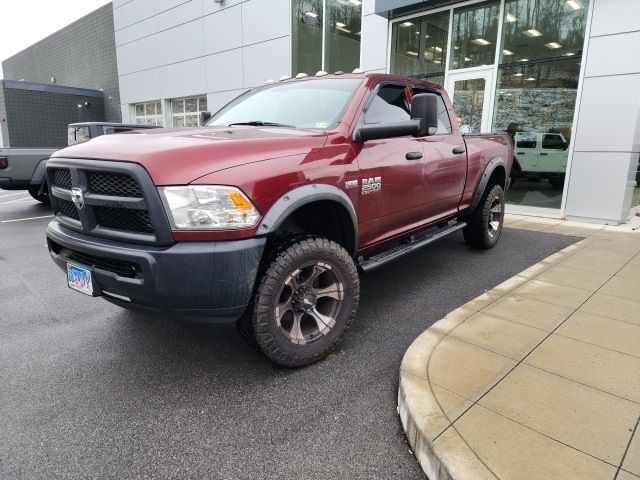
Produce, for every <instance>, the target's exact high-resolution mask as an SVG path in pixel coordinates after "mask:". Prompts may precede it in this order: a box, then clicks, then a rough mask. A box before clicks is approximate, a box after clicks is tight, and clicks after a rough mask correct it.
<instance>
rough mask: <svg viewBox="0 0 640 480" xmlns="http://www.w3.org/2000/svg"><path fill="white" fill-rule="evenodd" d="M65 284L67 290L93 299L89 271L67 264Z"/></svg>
mask: <svg viewBox="0 0 640 480" xmlns="http://www.w3.org/2000/svg"><path fill="white" fill-rule="evenodd" d="M67 283H68V285H69V288H72V289H73V290H77V291H79V292H80V293H84V294H85V295H90V296H92V297H93V281H92V279H91V270H87V269H86V268H82V267H77V266H76V265H71V264H70V263H67Z"/></svg>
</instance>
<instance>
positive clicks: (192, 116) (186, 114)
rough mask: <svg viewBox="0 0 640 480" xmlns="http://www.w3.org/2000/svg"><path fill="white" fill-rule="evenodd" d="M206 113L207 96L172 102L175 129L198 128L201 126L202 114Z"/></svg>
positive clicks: (178, 99)
mask: <svg viewBox="0 0 640 480" xmlns="http://www.w3.org/2000/svg"><path fill="white" fill-rule="evenodd" d="M206 111H207V97H206V95H201V96H199V97H191V98H177V99H174V100H171V119H172V122H173V126H174V127H197V126H198V125H200V112H206Z"/></svg>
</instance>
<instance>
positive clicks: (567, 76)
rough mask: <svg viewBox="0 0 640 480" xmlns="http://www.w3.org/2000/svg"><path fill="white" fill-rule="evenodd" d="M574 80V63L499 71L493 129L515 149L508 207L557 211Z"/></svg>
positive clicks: (565, 61) (577, 66)
mask: <svg viewBox="0 0 640 480" xmlns="http://www.w3.org/2000/svg"><path fill="white" fill-rule="evenodd" d="M579 75H580V62H579V61H576V59H562V60H555V61H545V62H542V63H535V64H531V63H527V64H522V63H521V64H516V65H511V66H507V65H503V66H501V67H500V69H499V71H498V89H497V92H496V100H495V111H494V120H493V130H494V131H496V132H507V133H508V134H509V135H510V136H511V138H512V139H513V141H514V144H515V152H514V153H515V159H516V161H517V165H516V173H517V175H518V178H517V179H516V182H515V183H514V185H513V187H512V188H511V189H510V190H509V193H508V196H507V199H508V201H509V202H511V203H516V204H525V205H531V206H538V207H547V208H560V204H561V201H562V188H563V186H564V177H565V171H566V168H567V158H568V155H569V151H568V146H569V141H570V140H571V134H572V132H571V128H572V124H573V113H574V108H575V102H576V93H577V89H578V78H579Z"/></svg>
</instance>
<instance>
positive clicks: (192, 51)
mask: <svg viewBox="0 0 640 480" xmlns="http://www.w3.org/2000/svg"><path fill="white" fill-rule="evenodd" d="M158 36H159V37H160V42H159V44H160V65H167V64H169V63H175V62H181V61H183V60H189V59H192V58H195V57H201V56H203V55H204V45H203V42H202V19H198V20H194V21H193V22H189V23H185V24H183V25H179V26H177V27H174V28H171V29H169V30H165V31H163V32H160V33H159V34H158Z"/></svg>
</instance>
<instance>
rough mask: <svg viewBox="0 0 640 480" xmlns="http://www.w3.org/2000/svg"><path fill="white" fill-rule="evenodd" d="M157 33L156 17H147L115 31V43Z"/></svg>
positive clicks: (120, 43) (122, 42)
mask: <svg viewBox="0 0 640 480" xmlns="http://www.w3.org/2000/svg"><path fill="white" fill-rule="evenodd" d="M154 33H158V22H157V18H156V17H151V18H147V19H146V20H143V21H141V22H138V23H134V24H133V25H130V26H128V27H125V28H123V29H121V30H118V31H116V32H115V38H116V45H118V46H119V45H122V44H125V43H131V42H133V41H135V40H139V39H140V38H143V37H148V36H149V35H153V34H154Z"/></svg>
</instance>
